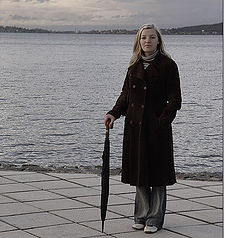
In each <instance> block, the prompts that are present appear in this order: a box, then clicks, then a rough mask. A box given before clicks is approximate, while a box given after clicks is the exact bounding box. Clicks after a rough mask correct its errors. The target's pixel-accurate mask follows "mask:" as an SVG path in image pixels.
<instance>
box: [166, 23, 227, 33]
mask: <svg viewBox="0 0 240 238" xmlns="http://www.w3.org/2000/svg"><path fill="white" fill-rule="evenodd" d="M161 32H162V34H168V35H222V34H223V23H217V24H211V25H197V26H187V27H180V28H171V29H161Z"/></svg>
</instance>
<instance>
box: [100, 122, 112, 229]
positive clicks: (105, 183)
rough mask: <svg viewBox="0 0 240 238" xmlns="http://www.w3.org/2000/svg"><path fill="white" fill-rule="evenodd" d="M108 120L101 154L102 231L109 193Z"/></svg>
mask: <svg viewBox="0 0 240 238" xmlns="http://www.w3.org/2000/svg"><path fill="white" fill-rule="evenodd" d="M109 122H110V121H108V122H107V126H106V138H105V142H104V151H103V155H102V160H103V163H102V183H101V184H102V194H101V220H102V232H103V230H104V221H105V217H106V213H107V204H108V195H109V155H110V142H109Z"/></svg>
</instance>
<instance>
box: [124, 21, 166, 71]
mask: <svg viewBox="0 0 240 238" xmlns="http://www.w3.org/2000/svg"><path fill="white" fill-rule="evenodd" d="M145 29H154V30H155V31H156V34H157V37H158V41H159V44H158V45H157V49H158V50H159V52H160V53H161V54H162V55H165V56H167V57H169V58H170V56H169V55H168V54H167V52H166V51H165V50H164V45H163V41H162V36H161V33H160V31H159V30H158V29H157V28H156V27H155V25H154V24H144V25H142V26H141V27H140V28H139V30H138V32H137V35H136V37H135V42H134V46H133V55H132V58H131V59H130V62H129V67H131V66H132V65H134V64H135V63H136V62H137V61H138V60H139V59H140V58H141V55H142V48H141V45H140V39H141V34H142V32H143V30H145Z"/></svg>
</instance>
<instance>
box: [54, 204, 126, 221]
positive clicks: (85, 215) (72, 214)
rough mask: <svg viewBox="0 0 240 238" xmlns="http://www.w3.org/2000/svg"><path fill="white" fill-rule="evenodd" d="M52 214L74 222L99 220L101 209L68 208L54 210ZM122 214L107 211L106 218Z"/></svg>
mask: <svg viewBox="0 0 240 238" xmlns="http://www.w3.org/2000/svg"><path fill="white" fill-rule="evenodd" d="M51 213H52V214H56V215H57V216H60V217H63V218H66V219H68V220H70V221H72V222H78V223H80V222H87V221H98V220H99V219H100V209H99V208H95V207H89V208H85V209H83V208H80V209H68V210H62V211H52V212H51ZM120 217H122V216H120V215H118V214H115V213H113V212H111V211H108V212H107V216H106V219H112V218H120Z"/></svg>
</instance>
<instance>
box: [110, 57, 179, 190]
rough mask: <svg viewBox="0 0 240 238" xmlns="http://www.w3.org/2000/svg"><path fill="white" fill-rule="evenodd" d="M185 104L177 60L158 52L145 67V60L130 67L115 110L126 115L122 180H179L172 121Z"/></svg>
mask: <svg viewBox="0 0 240 238" xmlns="http://www.w3.org/2000/svg"><path fill="white" fill-rule="evenodd" d="M180 107H181V91H180V80H179V73H178V68H177V65H176V63H175V62H174V61H173V60H172V59H169V58H168V57H166V56H163V55H161V54H158V55H157V56H156V58H155V60H154V61H152V62H151V64H150V65H149V66H148V67H147V69H146V70H144V69H143V63H142V60H140V61H138V62H137V63H136V64H135V65H133V66H132V67H130V68H129V69H128V72H127V75H126V78H125V81H124V85H123V89H122V92H121V94H120V96H119V98H118V99H117V101H116V104H115V106H114V107H113V109H112V110H111V111H110V112H108V113H109V114H111V115H113V116H114V117H115V118H119V117H120V116H121V115H125V116H126V118H125V126H124V138H123V154H122V182H124V183H129V184H131V185H135V186H163V185H172V184H174V183H175V182H176V177H175V170H174V160H173V140H172V127H171V123H172V121H173V119H174V118H175V116H176V112H177V110H179V109H180Z"/></svg>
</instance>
